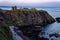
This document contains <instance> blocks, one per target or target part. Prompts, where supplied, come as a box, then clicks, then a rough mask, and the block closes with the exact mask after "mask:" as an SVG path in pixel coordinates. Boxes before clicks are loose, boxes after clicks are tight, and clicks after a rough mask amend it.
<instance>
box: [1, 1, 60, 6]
mask: <svg viewBox="0 0 60 40" xmlns="http://www.w3.org/2000/svg"><path fill="white" fill-rule="evenodd" d="M46 2H60V0H0V5H29V4H31V5H32V4H34V5H35V4H36V5H37V4H41V3H46Z"/></svg>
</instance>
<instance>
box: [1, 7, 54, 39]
mask: <svg viewBox="0 0 60 40" xmlns="http://www.w3.org/2000/svg"><path fill="white" fill-rule="evenodd" d="M0 21H1V22H2V21H3V22H5V24H6V25H8V26H9V25H14V26H17V27H18V28H19V30H20V31H22V33H23V34H24V35H25V36H27V37H29V38H30V39H31V40H39V39H41V38H40V37H39V36H38V35H39V33H40V32H41V28H40V29H39V28H38V27H36V26H41V27H42V26H44V25H47V24H50V23H53V22H55V20H54V18H53V17H52V16H51V15H49V14H48V12H47V11H45V10H37V9H35V8H31V9H28V8H22V9H17V7H16V6H14V7H12V10H0ZM8 28H9V27H8ZM8 31H9V30H8ZM6 36H7V34H6Z"/></svg>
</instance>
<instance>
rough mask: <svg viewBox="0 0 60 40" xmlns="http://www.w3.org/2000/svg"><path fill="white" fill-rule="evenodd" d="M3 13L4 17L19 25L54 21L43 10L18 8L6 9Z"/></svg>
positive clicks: (42, 23)
mask: <svg viewBox="0 0 60 40" xmlns="http://www.w3.org/2000/svg"><path fill="white" fill-rule="evenodd" d="M4 14H5V16H6V19H8V20H12V21H14V22H16V24H18V25H19V26H22V25H30V24H33V25H38V24H39V25H44V24H49V23H52V22H54V21H55V20H54V19H53V17H52V16H50V15H49V14H48V12H46V11H44V10H36V9H20V10H10V11H6V12H5V13H4Z"/></svg>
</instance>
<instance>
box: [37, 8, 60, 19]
mask: <svg viewBox="0 0 60 40" xmlns="http://www.w3.org/2000/svg"><path fill="white" fill-rule="evenodd" d="M37 9H38V10H45V11H47V12H48V13H49V14H50V15H51V16H52V17H53V18H56V17H60V8H58V7H55V8H53V7H46V8H44V7H43V8H37Z"/></svg>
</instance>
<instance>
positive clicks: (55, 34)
mask: <svg viewBox="0 0 60 40" xmlns="http://www.w3.org/2000/svg"><path fill="white" fill-rule="evenodd" d="M52 36H55V37H56V38H58V37H60V35H59V34H58V33H53V34H50V35H49V37H52Z"/></svg>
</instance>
